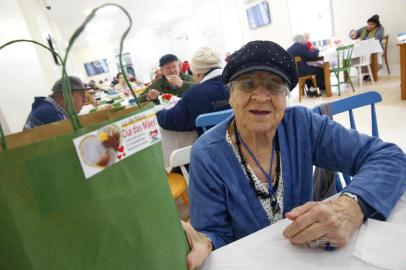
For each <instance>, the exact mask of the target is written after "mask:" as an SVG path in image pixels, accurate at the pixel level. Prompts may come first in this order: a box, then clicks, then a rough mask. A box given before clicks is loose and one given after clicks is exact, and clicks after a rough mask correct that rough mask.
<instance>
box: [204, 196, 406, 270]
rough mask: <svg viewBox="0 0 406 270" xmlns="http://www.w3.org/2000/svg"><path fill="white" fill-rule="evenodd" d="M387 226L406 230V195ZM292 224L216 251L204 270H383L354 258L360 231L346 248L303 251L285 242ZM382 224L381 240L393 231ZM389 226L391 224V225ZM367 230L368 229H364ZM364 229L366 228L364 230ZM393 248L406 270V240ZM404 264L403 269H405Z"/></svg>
mask: <svg viewBox="0 0 406 270" xmlns="http://www.w3.org/2000/svg"><path fill="white" fill-rule="evenodd" d="M388 222H390V223H393V224H399V225H402V226H404V228H405V230H406V194H404V195H403V197H402V199H401V200H400V201H399V203H398V204H397V205H396V207H395V209H394V210H393V212H392V214H391V216H390V217H389V219H388ZM289 223H290V221H289V220H286V219H284V220H282V221H280V222H277V223H275V224H273V225H272V226H269V227H267V228H264V229H262V230H260V231H258V232H256V233H254V234H251V235H249V236H247V237H245V238H242V239H240V240H238V241H236V242H233V243H231V244H229V245H227V246H225V247H223V248H220V249H218V250H215V251H214V252H213V253H212V254H211V255H210V256H209V257H208V258H207V260H206V262H205V263H204V265H203V267H202V270H231V269H233V270H238V269H241V270H247V269H249V270H256V269H258V270H264V269H284V270H290V269H292V270H298V269H306V270H312V269H320V270H322V269H323V270H326V269H328V270H330V269H345V270H359V269H363V270H376V269H383V268H379V267H378V266H375V265H372V264H370V263H367V262H364V261H362V260H360V259H358V258H357V257H355V256H354V255H353V253H354V249H355V243H356V242H357V238H358V235H359V231H357V232H356V233H355V234H354V235H353V237H352V239H351V241H350V243H348V244H347V245H346V246H345V247H344V248H341V249H337V250H335V251H324V250H319V249H310V248H300V247H296V246H293V245H292V244H290V243H289V241H288V240H286V239H284V237H283V235H282V232H283V230H284V228H285V227H286V226H287V225H288V224H289ZM385 225H386V223H382V227H381V228H380V230H381V231H380V234H379V235H380V236H381V237H385V236H386V235H387V234H385V232H386V233H387V232H388V230H390V228H387V227H385ZM388 225H390V224H388ZM363 226H366V225H363ZM363 229H364V227H363ZM396 240H399V241H397V242H396V243H395V244H394V245H393V246H392V248H393V249H394V250H404V255H405V256H402V258H398V259H399V260H400V261H401V264H402V267H401V268H398V269H406V248H405V242H404V241H405V240H406V239H396ZM387 253H390V250H388V249H385V250H382V251H381V252H380V254H378V255H377V256H381V258H379V259H381V260H385V259H386V258H385V257H386V256H385V254H387ZM403 263H404V268H403Z"/></svg>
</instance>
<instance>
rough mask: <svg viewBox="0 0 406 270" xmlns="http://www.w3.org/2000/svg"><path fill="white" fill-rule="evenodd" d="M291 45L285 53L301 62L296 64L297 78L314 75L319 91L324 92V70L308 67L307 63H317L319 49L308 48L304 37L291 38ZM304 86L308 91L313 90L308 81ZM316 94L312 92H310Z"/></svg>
mask: <svg viewBox="0 0 406 270" xmlns="http://www.w3.org/2000/svg"><path fill="white" fill-rule="evenodd" d="M293 42H294V43H293V44H292V46H290V47H289V48H288V49H287V51H288V53H289V54H290V55H292V56H293V57H296V56H299V57H300V58H301V59H302V60H301V61H300V62H299V63H298V65H297V69H298V71H299V76H306V75H313V74H314V75H316V81H317V86H318V87H319V88H320V90H325V89H326V86H325V83H324V70H323V68H322V67H318V66H312V65H309V64H308V63H307V62H310V61H317V60H318V57H319V49H317V48H309V47H308V45H307V40H306V38H305V36H304V35H296V36H294V37H293ZM306 85H307V87H308V88H309V89H312V90H313V88H312V87H313V84H312V82H311V81H310V80H308V81H306ZM311 92H313V93H316V92H315V91H314V90H313V91H310V93H309V94H310V95H312V93H311Z"/></svg>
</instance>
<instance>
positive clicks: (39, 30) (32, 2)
mask: <svg viewBox="0 0 406 270" xmlns="http://www.w3.org/2000/svg"><path fill="white" fill-rule="evenodd" d="M18 4H19V6H20V9H21V13H22V15H23V18H24V20H25V23H26V24H27V26H28V32H29V34H30V36H31V39H33V40H35V41H38V42H40V43H42V44H44V45H46V46H48V43H47V41H46V38H47V36H48V35H51V36H52V38H53V39H54V41H55V44H54V46H55V48H58V47H59V44H58V41H59V39H58V38H59V33H58V32H57V31H56V29H52V30H51V26H50V23H49V20H50V18H49V16H47V14H46V12H48V11H47V10H46V9H45V8H44V7H43V6H42V5H41V3H40V1H38V0H18ZM54 31H56V33H54ZM35 50H36V51H37V54H38V59H39V64H40V65H41V67H42V69H43V71H44V75H45V78H46V80H47V83H48V85H53V83H54V82H55V81H56V80H58V79H59V78H60V77H61V66H58V65H56V64H55V62H54V60H53V57H52V55H51V53H50V52H49V51H47V50H45V49H43V48H41V47H39V46H35ZM60 53H62V52H60ZM61 56H62V55H61Z"/></svg>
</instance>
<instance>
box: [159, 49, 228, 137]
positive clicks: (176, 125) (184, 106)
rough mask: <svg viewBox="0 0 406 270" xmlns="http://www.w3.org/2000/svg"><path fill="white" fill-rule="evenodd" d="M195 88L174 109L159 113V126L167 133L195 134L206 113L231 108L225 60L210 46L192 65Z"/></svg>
mask: <svg viewBox="0 0 406 270" xmlns="http://www.w3.org/2000/svg"><path fill="white" fill-rule="evenodd" d="M190 68H191V70H192V72H193V78H194V79H195V82H197V84H195V85H193V86H192V87H191V88H190V89H189V90H188V91H186V92H185V93H184V94H183V95H182V99H181V100H180V101H179V102H178V103H177V104H176V105H175V106H174V107H173V108H171V109H169V110H162V111H160V112H158V115H157V117H158V123H159V125H160V126H161V127H162V128H164V129H167V130H174V131H192V130H197V132H198V133H199V134H201V133H202V130H200V129H196V125H195V122H196V118H197V117H198V116H199V115H200V114H203V113H209V112H217V111H222V110H227V109H230V105H228V98H229V94H228V90H227V89H226V87H225V85H224V83H223V79H222V77H221V74H222V71H223V69H222V68H221V58H220V56H219V54H218V53H217V52H215V51H214V50H212V49H211V48H209V47H202V48H200V49H199V50H197V51H196V52H195V53H194V54H193V57H192V60H191V62H190Z"/></svg>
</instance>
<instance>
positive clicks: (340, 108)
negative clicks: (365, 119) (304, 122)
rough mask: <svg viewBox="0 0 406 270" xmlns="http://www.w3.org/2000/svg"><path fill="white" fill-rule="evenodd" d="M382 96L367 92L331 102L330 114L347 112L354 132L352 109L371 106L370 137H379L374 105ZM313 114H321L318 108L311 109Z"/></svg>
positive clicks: (374, 92)
mask: <svg viewBox="0 0 406 270" xmlns="http://www.w3.org/2000/svg"><path fill="white" fill-rule="evenodd" d="M381 101H382V96H381V95H380V94H379V93H378V92H376V91H369V92H366V93H362V94H359V95H354V96H351V97H347V98H343V99H340V100H337V101H334V102H331V107H332V114H333V115H335V114H339V113H343V112H346V111H348V114H349V118H350V126H351V128H352V129H355V130H356V126H355V119H354V114H353V109H356V108H360V107H363V106H367V105H370V106H371V121H372V133H371V134H372V136H374V137H379V132H378V124H377V120H376V110H375V103H378V102H381ZM313 112H315V113H317V114H321V111H320V107H315V108H313Z"/></svg>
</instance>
